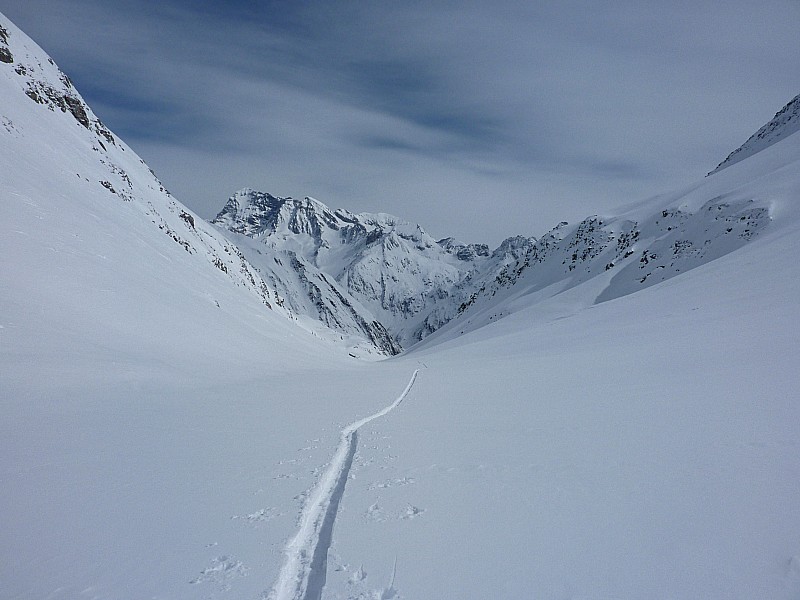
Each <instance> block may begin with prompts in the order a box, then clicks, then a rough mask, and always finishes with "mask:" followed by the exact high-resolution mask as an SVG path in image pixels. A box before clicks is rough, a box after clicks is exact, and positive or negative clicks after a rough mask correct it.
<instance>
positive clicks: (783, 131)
mask: <svg viewBox="0 0 800 600" xmlns="http://www.w3.org/2000/svg"><path fill="white" fill-rule="evenodd" d="M798 130H800V95H797V96H795V97H794V98H793V99H792V100H791V101H789V103H788V104H787V105H786V106H784V107H783V108H782V109H781V110H779V111H778V113H777V114H776V115H775V116H774V117H773V118H772V120H771V121H770V122H769V123H767V124H766V125H764V126H763V127H762V128H761V129H759V130H758V131H756V132H755V133H754V134H753V135H751V136H750V137H749V138H748V139H747V141H746V142H745V143H744V144H742V145H741V146H739V147H738V148H737V149H736V150H734V151H733V152H731V153H730V154H729V155H728V157H727V158H726V159H725V160H723V161H722V162H721V163H719V164H718V165H717V168H716V169H714V170H713V171H711V173H709V175H711V174H713V173H716V172H717V171H720V170H722V169H724V168H726V167H729V166H730V165H732V164H735V163H737V162H739V161H740V160H744V159H745V158H747V157H748V156H752V155H753V154H755V153H756V152H761V151H762V150H763V149H764V148H768V147H769V146H771V145H772V144H774V143H775V142H778V141H780V140H782V139H783V138H785V137H787V136H789V135H791V134H793V133H795V132H796V131H798Z"/></svg>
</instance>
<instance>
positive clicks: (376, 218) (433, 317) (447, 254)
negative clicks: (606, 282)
mask: <svg viewBox="0 0 800 600" xmlns="http://www.w3.org/2000/svg"><path fill="white" fill-rule="evenodd" d="M212 222H213V223H214V224H216V225H218V226H220V227H221V228H224V229H225V230H227V231H230V232H232V233H235V234H239V235H243V236H247V237H250V238H252V239H254V240H257V241H259V242H261V245H263V246H266V247H268V248H271V249H272V250H275V251H279V252H284V253H288V254H289V255H290V256H291V260H293V261H295V262H296V264H298V265H299V268H300V270H302V271H303V272H304V273H309V272H310V273H315V274H319V275H317V277H319V276H323V277H324V275H327V276H328V278H330V279H333V280H335V281H336V282H338V284H339V285H340V286H341V288H343V291H344V293H346V295H347V296H348V297H349V298H350V299H351V300H350V303H351V304H353V305H356V306H360V307H364V308H366V309H367V311H369V314H368V315H366V316H365V317H364V318H365V319H366V320H367V321H376V322H379V323H382V324H383V325H384V326H385V327H386V329H387V330H388V331H389V332H391V334H392V335H393V336H394V338H395V339H396V341H397V342H398V343H399V344H401V345H403V346H409V345H411V344H413V343H415V342H416V341H418V340H420V339H422V338H423V337H424V336H425V335H427V334H428V333H430V332H431V331H434V330H435V329H437V328H438V327H439V326H441V324H442V323H444V322H446V321H447V320H448V319H450V318H452V317H453V316H455V315H456V314H457V310H456V309H457V307H458V306H459V305H460V303H461V302H462V301H463V298H464V297H465V296H468V295H469V294H470V293H472V292H473V291H474V289H473V286H474V285H475V282H476V281H479V280H481V279H482V278H484V277H485V276H486V274H487V273H494V272H496V271H499V270H500V269H501V268H503V267H504V266H505V265H506V263H507V262H509V261H510V260H512V259H515V258H517V257H518V256H519V255H520V254H521V253H522V252H524V250H525V249H527V247H528V246H530V245H531V244H532V243H533V241H534V240H532V239H528V238H522V237H517V238H510V239H508V240H506V241H505V242H504V243H503V244H502V245H501V246H500V247H499V248H498V249H497V250H495V251H494V252H492V253H490V251H489V248H488V247H487V246H485V245H482V244H463V243H459V242H457V241H455V240H454V239H453V238H445V239H444V240H440V241H438V242H437V241H436V240H434V239H433V238H432V237H431V236H430V235H428V234H427V233H426V232H425V231H424V230H423V229H422V227H420V226H419V225H415V224H412V223H408V222H406V221H403V220H401V219H398V218H397V217H394V216H391V215H387V214H368V213H362V214H353V213H351V212H348V211H346V210H342V209H339V210H336V211H333V210H331V209H329V208H328V207H327V206H326V205H325V204H323V203H322V202H319V201H318V200H315V199H313V198H305V199H303V200H295V199H293V198H278V197H276V196H272V195H271V194H267V193H264V192H258V191H255V190H252V189H249V188H245V189H243V190H241V191H239V192H237V193H236V194H234V195H233V196H231V198H230V199H229V200H228V202H227V203H226V205H225V207H224V208H223V209H222V211H221V212H220V213H219V215H217V217H216V218H215V219H214V220H213V221H212ZM237 239H238V238H237ZM249 256H251V257H252V254H251V255H249ZM262 264H263V263H262ZM265 266H266V265H265Z"/></svg>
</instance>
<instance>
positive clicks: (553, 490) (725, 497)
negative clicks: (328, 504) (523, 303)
mask: <svg viewBox="0 0 800 600" xmlns="http://www.w3.org/2000/svg"><path fill="white" fill-rule="evenodd" d="M798 241H800V240H798V237H797V236H796V235H794V234H792V235H789V234H786V233H784V234H780V235H775V236H774V237H773V238H769V239H767V238H765V239H764V240H763V241H762V242H759V243H754V244H752V245H750V246H748V247H747V248H745V249H743V250H741V251H738V252H737V253H735V254H732V255H729V256H728V257H726V258H725V259H724V260H719V261H715V262H714V263H711V264H709V265H706V266H705V267H701V268H698V269H695V270H694V271H692V272H691V273H688V274H686V275H685V276H683V277H679V278H674V279H672V280H670V281H668V282H666V283H664V284H661V285H658V286H653V287H652V288H649V289H647V290H644V291H642V292H640V293H637V294H633V295H630V296H626V297H623V298H619V299H617V300H613V301H610V302H605V303H602V304H599V305H596V306H593V307H591V308H585V309H581V310H574V312H570V310H569V309H564V312H563V314H560V315H557V316H553V314H552V312H551V311H548V312H547V313H546V314H547V316H546V317H542V318H540V317H539V316H537V313H536V311H535V310H534V309H530V310H524V311H521V312H519V313H517V314H515V315H512V316H511V317H508V318H506V319H504V320H502V321H500V322H499V323H498V324H496V325H493V326H490V327H486V328H483V329H480V330H478V331H476V332H474V333H473V334H471V335H465V336H462V337H460V338H457V339H454V340H453V341H451V342H448V343H446V344H443V345H441V346H437V347H434V348H431V349H429V350H426V351H423V352H419V353H414V352H412V353H410V354H408V355H406V356H404V357H402V358H400V359H393V360H390V361H386V362H383V363H376V364H371V365H363V364H352V363H356V361H354V360H353V359H350V358H349V357H347V358H348V360H345V359H344V358H342V359H339V358H336V357H335V356H334V357H332V356H330V355H329V354H330V353H323V352H320V353H318V354H314V353H312V352H311V351H310V350H309V348H308V346H307V345H306V344H305V343H302V344H301V343H299V342H295V343H294V344H295V345H294V346H292V342H290V341H288V340H289V338H286V339H284V340H282V341H281V342H280V344H278V343H276V340H274V339H270V337H269V335H270V334H269V331H267V332H265V331H260V332H259V331H257V330H253V332H252V334H251V335H249V336H248V334H247V333H246V332H245V331H242V330H240V331H238V332H237V338H236V339H237V340H238V342H239V344H240V346H239V348H240V350H239V351H237V350H235V349H233V348H232V347H231V346H225V345H223V342H224V339H219V340H217V343H218V344H219V345H220V347H223V348H226V352H220V353H215V352H214V351H213V348H214V346H215V345H216V344H215V341H214V340H213V339H210V341H209V348H210V350H209V349H208V348H206V349H203V351H202V352H201V351H199V350H198V349H192V348H190V347H188V346H182V345H181V344H180V343H178V342H172V344H170V343H166V344H165V349H164V350H163V352H173V353H174V356H169V355H165V356H161V357H160V358H159V359H158V360H148V359H146V358H144V357H142V356H136V355H129V356H127V357H126V356H124V353H123V348H124V347H125V344H122V343H121V342H119V343H118V345H112V346H111V347H107V348H101V347H93V346H90V345H89V344H87V345H86V347H83V348H81V347H80V346H75V347H74V353H73V358H75V359H76V360H69V361H67V360H64V364H62V363H61V362H59V361H58V360H57V358H58V357H54V356H50V355H48V354H47V347H48V345H49V343H50V342H48V341H47V338H45V337H42V338H38V337H37V336H38V335H44V330H48V329H49V328H51V327H52V328H54V329H55V331H56V332H57V331H58V329H57V327H58V323H54V322H48V320H47V315H46V314H45V315H42V317H41V318H42V319H43V325H42V328H43V331H34V332H33V334H34V338H33V340H32V341H31V340H29V341H28V342H27V344H25V343H23V342H22V341H21V340H18V338H9V337H8V336H9V331H18V330H19V329H20V328H21V327H22V326H23V325H26V324H25V323H24V322H23V321H21V320H19V319H21V317H22V316H24V311H23V313H22V314H21V313H19V312H18V314H17V321H16V323H17V325H16V329H14V327H15V325H14V324H11V323H8V322H4V323H3V326H4V329H3V336H4V340H6V341H4V344H3V346H2V352H3V357H2V381H3V388H4V391H3V394H2V403H3V407H2V410H3V415H4V418H3V419H2V422H1V423H2V424H1V425H0V427H1V428H2V431H0V434H1V435H0V440H2V442H0V445H2V447H1V448H0V450H1V451H2V455H3V457H4V458H3V463H2V464H3V469H2V482H3V484H2V486H0V504H1V505H2V507H3V511H2V513H1V514H2V517H0V519H1V520H2V530H3V532H4V535H3V550H4V561H3V567H2V578H0V596H2V597H4V598H48V597H49V598H76V597H77V598H80V597H93V598H141V597H153V598H258V597H260V596H261V595H262V594H263V596H265V597H269V596H270V594H271V593H272V597H274V598H284V597H298V598H310V597H314V596H312V595H302V594H301V595H294V596H292V595H283V594H282V592H280V589H279V588H276V584H277V583H278V582H279V579H280V573H281V568H282V567H283V566H284V565H285V564H286V562H287V551H290V550H291V545H292V540H294V539H296V537H297V536H298V532H299V531H301V529H302V528H303V526H304V525H303V523H304V515H307V514H308V513H309V506H311V508H312V509H313V508H314V506H315V505H316V504H315V503H316V500H315V497H314V494H315V491H316V490H319V489H320V486H321V485H322V486H323V487H324V486H325V485H327V484H326V478H328V477H329V475H330V473H331V472H332V471H331V469H334V471H335V472H336V473H342V469H341V468H340V466H337V462H338V463H341V459H342V458H344V459H345V461H346V462H349V464H348V465H346V466H347V469H346V472H347V479H346V481H342V480H340V479H336V478H334V480H332V481H329V482H328V483H333V484H334V487H335V488H336V489H338V490H339V492H337V494H339V496H338V497H337V499H336V502H337V504H338V506H337V507H336V510H335V514H334V515H333V517H334V520H333V522H332V523H331V524H330V540H329V547H328V552H327V556H326V558H325V561H326V580H325V582H324V587H320V585H319V582H317V584H315V585H316V586H317V587H316V588H315V589H316V590H317V591H319V592H321V597H323V598H358V597H365V598H370V597H392V596H393V595H396V597H406V598H451V597H453V598H456V597H458V598H523V597H544V598H632V599H633V598H643V597H648V598H726V599H729V598H741V599H751V598H762V597H763V598H786V599H790V598H796V597H797V595H798V593H800V542H798V540H800V503H798V501H797V500H798V487H797V481H800V458H798V457H800V447H798V446H799V445H800V444H799V443H798V436H797V426H798V423H800V407H799V405H798V402H797V393H796V390H797V389H798V386H799V384H800V381H798V372H800V370H798V364H797V363H798V357H797V347H798V325H797V315H798V300H797V299H798V298H800V290H799V289H798V281H800V277H798V275H800V274H798V273H797V270H798V267H797V264H796V261H795V260H794V258H793V252H794V250H795V249H796V248H797V247H798ZM743 282H747V285H743ZM3 289H8V288H5V287H4V288H3ZM565 306H569V304H568V303H566V304H565ZM20 310H22V309H20ZM198 310H201V311H202V310H204V309H202V308H200V309H198ZM275 329H276V327H273V331H274V330H275ZM209 331H210V332H215V331H216V333H215V334H214V335H216V336H218V337H221V336H222V335H223V334H222V333H221V332H220V331H217V330H216V329H215V328H209ZM259 336H261V337H260V338H259ZM10 339H11V340H13V341H15V343H11V342H8V340H10ZM301 339H302V338H301ZM17 341H18V343H16V342H17ZM109 343H112V342H109ZM18 348H27V349H28V350H29V353H28V354H25V355H22V356H20V351H18ZM291 348H294V351H293V352H292V353H291V354H292V356H291V360H287V359H285V356H286V355H287V352H288V350H287V349H291ZM31 353H34V354H31ZM207 353H208V354H207ZM131 354H133V353H131ZM111 357H114V358H113V359H112V358H111ZM77 359H79V360H77ZM65 364H69V365H71V367H70V368H71V369H72V371H70V372H65V370H66V367H65V366H64V365H65ZM417 369H419V375H418V377H417V380H416V382H415V384H414V386H413V388H412V389H411V390H410V391H409V392H408V393H407V395H406V396H405V397H404V399H403V402H402V403H401V404H399V405H398V406H397V407H396V408H395V409H394V410H392V411H391V412H387V413H386V414H385V415H383V416H382V417H381V418H379V419H375V420H374V421H370V422H368V423H364V424H363V425H362V426H361V427H360V429H359V431H358V440H357V441H358V445H357V447H356V448H355V451H354V452H353V453H352V455H350V452H351V449H350V446H347V451H346V453H345V455H344V457H342V456H341V449H342V445H341V444H342V440H343V439H344V438H343V437H342V432H343V430H345V428H346V427H347V425H348V424H350V423H354V422H356V421H358V420H359V419H363V418H365V417H368V416H370V415H373V414H375V413H376V412H377V411H380V410H381V409H384V408H385V407H386V406H387V405H389V404H390V403H391V402H392V401H393V400H394V399H396V398H397V397H398V394H399V393H400V392H402V390H403V387H404V386H405V385H406V384H407V383H408V380H409V378H410V376H411V374H412V373H413V371H415V370H417ZM193 370H196V371H194V372H193ZM342 488H343V489H342ZM340 492H341V493H340ZM326 510H327V509H326ZM323 512H325V511H323ZM307 547H310V546H307ZM395 561H396V567H395ZM276 590H277V591H276ZM312 591H313V590H312Z"/></svg>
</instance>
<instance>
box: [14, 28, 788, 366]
mask: <svg viewBox="0 0 800 600" xmlns="http://www.w3.org/2000/svg"><path fill="white" fill-rule="evenodd" d="M0 61H2V63H4V65H3V68H2V75H3V80H4V86H3V109H2V110H3V115H2V117H3V127H4V131H3V132H2V133H4V135H5V138H6V141H5V143H4V146H5V147H6V148H7V149H9V150H10V151H13V152H14V153H15V154H17V155H19V156H24V155H26V154H29V155H37V161H38V162H39V163H40V165H41V166H40V171H39V172H40V173H47V174H48V177H47V179H48V181H50V182H51V185H50V186H49V187H47V186H45V187H40V188H39V189H40V190H53V191H55V190H60V191H61V192H60V193H65V191H66V190H68V191H69V194H68V196H69V198H70V199H71V198H73V197H81V196H85V195H86V194H87V191H89V190H91V195H93V196H96V195H98V194H99V195H102V196H104V197H106V198H107V200H108V201H109V202H116V203H117V205H116V206H117V207H118V208H117V212H118V213H119V215H120V219H131V218H135V219H136V220H137V223H138V224H137V231H139V234H138V235H140V236H146V238H147V239H149V238H151V237H153V236H156V237H163V236H166V237H167V238H168V239H170V240H172V242H173V243H174V244H175V248H176V249H179V250H180V251H181V252H184V253H187V254H189V255H192V257H193V260H194V263H195V264H197V265H198V268H200V265H202V269H203V270H206V271H207V270H212V271H213V272H215V273H216V275H214V276H215V277H220V276H222V277H224V278H226V279H227V280H228V281H229V283H230V284H231V285H234V286H237V287H241V288H244V289H246V290H247V291H248V292H249V293H251V294H253V295H255V296H256V297H258V299H259V301H260V302H262V303H263V305H264V309H265V310H269V309H272V310H274V311H278V312H279V313H281V314H283V315H284V316H285V317H287V318H289V319H293V320H298V319H304V320H305V322H308V321H309V320H312V321H316V322H318V323H319V324H321V325H322V326H324V327H325V328H327V329H328V330H330V331H331V332H332V334H331V336H329V337H332V338H333V339H335V338H336V336H337V335H338V337H339V341H340V342H341V341H346V343H347V344H351V343H352V344H354V345H355V346H359V345H361V346H362V347H363V348H373V349H374V350H375V351H377V352H379V353H382V354H385V355H393V354H397V353H399V352H401V351H402V350H403V349H404V348H409V347H410V346H412V345H414V344H416V343H418V342H420V341H421V340H423V339H425V338H426V337H428V336H429V335H431V334H432V333H434V332H436V331H438V330H439V329H441V328H442V327H444V326H446V325H448V324H452V323H457V325H450V327H457V328H459V330H468V329H471V328H474V327H476V326H478V325H479V324H481V323H484V322H485V321H486V319H480V318H477V316H476V315H477V313H478V312H483V313H486V314H488V315H489V317H487V318H490V320H495V319H498V318H501V317H502V316H503V314H505V312H506V311H507V308H503V303H508V302H509V299H510V298H513V297H515V296H519V295H521V294H525V295H530V294H536V295H537V297H539V298H541V299H544V298H546V297H550V296H553V295H557V294H560V293H562V292H564V291H566V290H569V289H571V288H573V287H575V286H577V285H579V284H582V283H585V282H587V281H590V280H594V281H596V282H597V286H596V294H595V299H596V301H598V302H600V301H604V300H609V299H612V298H615V297H619V296H622V295H625V294H630V293H633V292H635V291H637V290H639V289H642V288H644V287H648V286H651V285H653V284H654V283H658V282H661V281H664V280H666V279H669V278H671V277H674V276H677V275H679V274H680V273H682V272H685V271H687V270H689V269H693V268H695V267H698V266H700V265H702V264H704V263H706V262H708V261H710V260H714V259H715V258H718V257H719V256H722V255H723V254H726V253H728V252H731V251H734V250H736V249H737V248H738V247H740V246H742V245H743V244H746V243H747V242H748V240H750V239H752V238H753V237H754V236H756V235H758V233H759V231H761V229H763V228H764V227H767V226H768V225H769V223H770V216H769V210H768V207H766V206H764V205H762V204H758V203H753V202H748V201H735V202H734V201H729V200H728V199H726V198H724V197H720V198H716V199H714V200H712V201H709V202H707V203H706V204H704V205H703V206H699V207H686V206H680V205H671V204H669V203H667V202H665V203H663V204H658V203H656V204H651V205H649V206H648V208H647V210H642V209H641V208H640V209H638V210H637V211H635V214H625V215H603V216H600V215H594V216H590V217H588V218H587V219H585V220H583V221H582V222H580V223H578V224H574V225H569V224H567V223H565V222H563V223H560V224H558V225H557V226H556V227H554V228H553V229H552V230H551V231H550V232H548V233H547V234H546V235H544V236H542V237H541V238H540V239H536V238H534V237H520V236H518V237H511V238H508V239H507V240H505V241H504V242H503V243H502V244H500V246H498V247H497V248H496V249H494V250H490V249H489V248H488V247H487V246H486V245H483V244H465V243H461V242H459V241H457V240H455V239H453V238H445V239H442V240H435V239H433V238H432V237H431V236H430V235H428V234H427V233H426V232H425V230H424V229H423V228H422V227H421V226H420V225H417V224H414V223H409V222H407V221H404V220H402V219H400V218H397V217H394V216H391V215H387V214H369V213H361V214H354V213H351V212H349V211H347V210H343V209H337V210H332V209H330V208H329V207H327V206H326V205H325V204H323V203H322V202H319V201H318V200H315V199H313V198H304V199H302V200H296V199H292V198H281V197H277V196H273V195H271V194H269V193H266V192H260V191H256V190H253V189H249V188H244V189H242V190H240V191H238V192H236V193H235V194H234V195H233V196H231V197H230V199H229V200H228V201H227V203H226V204H225V206H224V208H223V209H222V210H221V212H220V213H219V214H218V215H217V216H216V218H214V219H213V220H212V221H211V225H209V224H207V223H205V222H204V221H203V220H202V219H200V218H198V217H197V215H195V214H194V213H193V212H192V211H191V210H189V209H188V208H186V207H185V206H183V205H182V204H180V202H178V200H176V199H175V198H173V197H172V196H171V194H170V193H169V192H168V191H167V190H166V189H165V188H164V186H163V185H162V184H161V182H160V181H159V180H158V179H157V178H156V176H155V175H154V174H153V172H152V171H151V170H150V169H148V168H147V166H146V165H145V164H144V162H143V161H142V160H141V159H140V158H138V157H137V156H136V155H135V154H134V153H133V151H131V150H130V148H128V147H127V146H126V145H125V144H124V143H123V142H122V141H121V140H119V139H118V138H117V137H116V136H115V135H114V134H113V133H111V132H110V131H109V130H108V129H107V128H106V126H105V125H104V124H103V123H102V122H100V120H99V119H98V118H97V117H96V116H95V114H94V113H93V112H92V110H91V108H90V107H89V106H87V105H86V103H85V102H84V100H83V99H82V97H81V96H80V94H79V93H78V92H77V90H75V88H74V86H73V85H72V82H71V81H70V80H69V78H68V77H67V76H66V75H65V74H64V73H62V72H61V71H60V70H59V69H58V67H57V66H56V65H55V63H54V62H53V61H52V59H51V58H50V57H48V56H47V55H46V54H45V53H44V52H43V51H42V50H41V49H40V48H38V47H37V46H36V45H35V44H34V43H33V42H31V41H30V40H29V39H28V38H27V37H26V36H24V34H22V33H21V32H20V31H18V30H16V29H15V28H14V27H13V25H11V24H8V25H7V26H3V28H2V29H0ZM17 113H19V114H20V115H24V117H23V116H19V117H18V116H16V114H17ZM798 114H800V96H798V97H796V98H794V99H793V100H792V101H791V102H790V103H789V104H787V106H786V107H785V108H784V109H782V110H781V111H780V112H779V113H778V114H777V115H776V117H775V118H774V119H773V120H772V121H770V122H769V123H768V124H767V125H765V126H764V127H762V128H761V129H760V130H759V131H758V132H757V133H756V134H755V135H754V136H753V137H751V138H750V139H749V140H748V141H747V142H746V143H745V144H744V145H743V146H741V147H740V148H738V149H737V150H735V151H734V152H733V153H731V155H730V156H729V157H728V158H727V159H726V160H725V161H723V162H722V163H720V165H719V166H718V167H717V169H715V170H714V171H713V172H712V173H715V172H717V171H720V170H721V169H724V168H726V167H727V166H729V165H731V164H734V163H735V162H738V161H741V160H743V159H744V158H747V157H749V156H752V155H753V154H755V153H756V152H759V151H760V150H763V149H764V148H766V147H768V146H770V145H772V144H775V143H777V142H778V141H780V140H781V139H784V138H785V137H787V136H789V135H791V134H793V133H795V132H796V131H797V130H798V128H800V118H799V117H798ZM45 117H46V119H45ZM25 119H27V120H29V121H30V122H31V123H33V124H32V125H31V127H30V128H28V129H27V130H26V131H25V132H24V133H23V130H22V128H21V126H20V124H21V123H22V121H24V120H25ZM45 120H46V121H47V124H46V125H42V123H44V121H45ZM37 121H40V123H37ZM42 148H48V149H49V151H48V152H45V153H42V152H41V150H40V149H42ZM69 174H72V177H71V178H70V177H69ZM64 178H67V179H69V185H63V184H62V183H61V180H62V179H64ZM68 201H72V200H68ZM74 210H81V209H80V208H78V207H77V206H76V207H75V209H74ZM648 211H649V212H648ZM142 224H146V225H147V226H146V227H144V226H142ZM212 225H213V226H212ZM312 328H313V327H312ZM359 339H360V340H362V342H358V341H357V340H359Z"/></svg>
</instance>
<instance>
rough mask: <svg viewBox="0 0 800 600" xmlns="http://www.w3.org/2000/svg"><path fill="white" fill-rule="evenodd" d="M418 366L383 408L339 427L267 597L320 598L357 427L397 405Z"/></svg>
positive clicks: (289, 599) (355, 445)
mask: <svg viewBox="0 0 800 600" xmlns="http://www.w3.org/2000/svg"><path fill="white" fill-rule="evenodd" d="M417 373H419V369H417V370H415V371H414V373H413V374H412V375H411V379H410V380H409V382H408V385H406V388H405V389H404V390H403V393H402V394H400V395H399V396H398V397H397V399H396V400H395V401H394V402H392V403H391V404H390V405H389V406H387V407H386V408H384V409H382V410H379V411H378V412H376V413H374V414H372V415H370V416H368V417H364V418H363V419H360V420H358V421H354V422H353V423H350V425H348V426H347V427H345V428H344V429H342V434H341V438H340V441H339V445H338V446H337V448H336V452H335V453H334V455H333V458H331V462H330V463H329V464H328V467H327V468H326V469H325V472H324V473H323V474H322V477H320V480H319V481H318V482H317V485H316V486H315V487H314V488H313V490H312V491H311V494H310V496H309V499H308V501H307V502H306V505H305V506H304V507H303V511H302V513H301V514H300V529H299V530H298V532H297V534H296V535H295V536H294V538H293V539H292V540H291V541H290V542H289V544H288V545H287V546H286V550H285V552H284V554H285V556H286V558H285V561H284V563H283V566H282V567H281V571H280V575H279V576H278V581H277V582H276V583H275V586H274V587H273V589H272V593H271V594H270V596H269V597H270V600H320V599H321V598H322V589H323V588H324V587H325V581H326V577H327V566H328V565H327V563H328V548H329V547H330V545H331V541H332V538H333V524H334V522H335V521H336V513H337V512H338V510H339V503H340V502H341V499H342V496H343V495H344V488H345V485H346V484H347V478H348V476H349V474H350V467H351V466H352V464H353V457H354V456H355V454H356V449H357V448H358V430H359V429H360V428H361V427H363V426H364V425H366V424H367V423H369V422H370V421H374V420H375V419H378V418H380V417H382V416H384V415H386V414H388V413H390V412H391V411H393V410H394V409H395V408H397V407H398V406H399V404H400V403H401V402H402V401H403V400H404V399H405V397H406V396H407V395H408V393H409V392H410V391H411V388H412V386H413V385H414V382H415V381H416V379H417Z"/></svg>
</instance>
